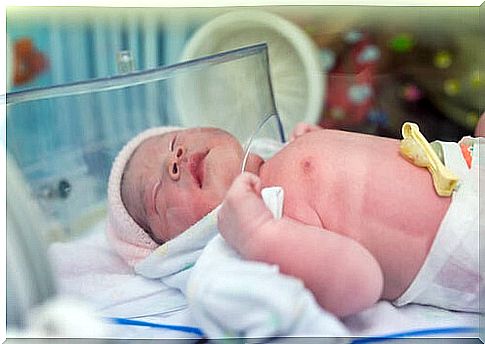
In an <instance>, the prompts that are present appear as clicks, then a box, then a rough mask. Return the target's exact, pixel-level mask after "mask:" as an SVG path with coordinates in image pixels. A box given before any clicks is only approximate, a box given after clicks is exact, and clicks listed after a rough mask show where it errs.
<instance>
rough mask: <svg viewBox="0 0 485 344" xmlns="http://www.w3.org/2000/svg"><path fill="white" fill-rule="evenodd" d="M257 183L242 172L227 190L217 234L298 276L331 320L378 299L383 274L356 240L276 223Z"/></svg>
mask: <svg viewBox="0 0 485 344" xmlns="http://www.w3.org/2000/svg"><path fill="white" fill-rule="evenodd" d="M260 189H261V184H260V181H259V178H258V177H257V176H255V175H252V174H249V173H245V174H243V175H241V176H239V177H238V178H237V179H236V180H235V181H234V183H233V185H232V186H231V188H230V190H229V191H228V193H227V195H226V199H225V201H224V203H223V205H222V208H221V210H220V212H219V218H218V220H219V222H218V224H219V230H220V232H221V234H222V236H223V237H224V239H225V240H226V241H227V242H228V244H229V245H230V246H232V247H233V248H234V249H235V250H236V251H237V252H238V253H239V254H240V255H241V256H243V257H244V258H246V259H250V260H256V261H260V262H265V263H269V264H276V265H278V266H279V268H280V271H281V272H282V273H285V274H288V275H291V276H295V277H298V278H300V279H301V280H302V281H303V282H304V284H305V286H306V287H307V288H308V289H310V290H311V291H312V292H313V294H314V295H315V298H316V299H317V301H318V303H319V304H320V305H321V306H322V307H323V308H325V309H326V310H328V311H330V312H332V313H334V314H336V315H337V316H345V315H349V314H353V313H356V312H358V311H360V310H363V309H365V308H367V307H369V306H371V305H372V304H374V303H375V302H376V301H378V300H379V298H380V296H381V292H382V287H383V276H382V271H381V269H380V266H379V264H378V263H377V261H376V260H375V259H374V257H373V256H372V255H371V254H370V253H369V252H368V251H367V250H366V249H365V248H364V247H363V246H361V245H360V244H359V243H357V242H356V241H354V240H352V239H350V238H347V237H344V236H341V235H339V234H336V233H333V232H330V231H328V230H325V229H322V228H319V227H314V226H308V225H305V224H303V223H300V222H297V221H294V220H291V219H288V218H282V219H280V220H276V219H274V218H273V217H272V215H271V213H270V211H269V210H268V209H267V208H266V206H265V204H264V202H263V200H262V198H261V196H260Z"/></svg>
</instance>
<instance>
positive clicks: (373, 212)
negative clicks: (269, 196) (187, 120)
mask: <svg viewBox="0 0 485 344" xmlns="http://www.w3.org/2000/svg"><path fill="white" fill-rule="evenodd" d="M453 145H455V146H456V147H458V148H457V149H455V148H456V147H455V146H449V145H445V146H444V148H446V149H444V150H445V153H446V152H448V150H451V151H452V152H453V153H450V154H448V153H446V154H445V156H453V157H454V158H453V159H454V160H453V161H455V162H456V163H457V164H461V165H460V166H458V167H457V168H459V169H461V171H465V172H464V176H465V178H464V179H463V180H462V182H461V183H462V185H461V186H460V188H459V189H458V191H457V192H455V194H454V195H453V197H451V198H450V197H440V196H438V195H437V194H436V192H435V190H434V187H433V183H432V180H431V177H430V174H429V173H428V171H427V170H426V169H423V168H419V167H416V166H414V165H413V164H411V163H409V162H408V161H406V160H405V159H404V158H403V157H402V156H401V155H400V153H399V141H398V140H394V139H388V138H382V137H376V136H369V135H363V134H357V133H349V132H343V131H334V130H323V129H321V128H319V127H315V126H310V125H305V124H301V125H299V126H298V127H297V128H296V129H295V131H294V133H293V135H292V140H291V142H290V143H289V144H288V145H287V146H285V147H284V148H283V149H282V150H281V151H280V152H278V153H277V154H276V155H275V156H274V157H273V158H271V159H269V160H268V161H266V162H264V161H263V160H262V159H261V158H259V157H258V156H256V155H250V157H249V160H248V164H247V166H246V171H247V172H245V173H243V174H240V169H241V162H242V159H243V150H242V148H241V146H240V144H239V142H238V141H237V140H236V139H235V138H234V137H232V136H231V135H230V134H228V133H227V132H224V131H222V130H219V129H213V128H194V129H184V130H178V129H175V128H168V129H165V128H163V129H151V130H149V131H147V132H145V133H142V134H141V135H139V136H138V137H137V138H135V139H134V140H132V142H130V143H129V144H128V145H127V147H125V148H124V149H123V151H122V152H121V153H120V156H118V158H117V160H116V161H115V163H114V167H113V170H112V173H111V176H110V185H109V203H110V205H109V206H110V220H109V224H108V236H109V238H110V239H111V240H112V241H113V242H114V243H115V248H117V250H118V252H120V253H121V254H122V256H124V257H125V259H126V260H127V261H128V262H129V263H130V264H132V265H133V264H136V262H137V261H140V260H141V259H143V258H144V257H146V256H147V255H148V254H149V253H150V252H151V251H152V250H153V249H154V248H156V247H157V246H158V245H160V244H162V243H164V242H166V241H168V240H170V239H172V238H174V237H176V236H177V235H179V234H180V233H182V232H184V231H185V230H186V229H187V228H189V227H190V226H191V225H193V224H194V223H196V222H197V221H198V220H199V219H201V218H202V217H203V216H204V215H205V214H207V213H208V212H210V211H211V210H212V209H214V208H215V207H216V206H217V205H219V204H220V203H221V202H222V201H223V200H224V202H223V205H222V208H221V210H220V211H219V215H218V225H219V230H220V233H221V234H222V236H223V237H224V238H225V240H226V241H227V242H228V244H229V245H231V246H232V247H233V248H234V249H235V250H236V251H237V252H238V253H239V254H240V255H241V256H242V257H244V258H246V259H250V260H256V261H261V262H266V263H270V264H277V265H278V266H279V268H280V271H281V272H282V273H285V274H288V275H292V276H295V277H298V278H300V279H301V280H302V281H303V282H304V284H305V286H306V287H307V288H308V289H309V290H311V291H312V292H313V294H314V295H315V298H316V300H317V301H318V303H319V304H320V305H321V306H322V307H323V308H325V309H326V310H328V311H330V312H332V313H334V314H336V315H337V316H346V315H349V314H353V313H355V312H358V311H360V310H363V309H365V308H367V307H369V306H371V305H372V304H374V303H375V302H376V301H378V300H380V299H383V300H390V301H394V302H395V304H397V305H402V304H406V303H410V302H417V303H425V304H432V305H435V306H439V307H445V308H451V309H457V310H465V311H478V295H477V294H478V288H479V284H481V283H480V279H481V277H480V276H479V273H478V243H477V242H478V227H477V226H475V224H477V223H478V222H475V221H477V219H478V206H477V207H476V208H477V209H476V211H475V208H473V209H468V213H467V214H465V215H463V216H462V217H461V218H460V219H459V220H458V221H457V219H456V218H457V217H459V216H457V215H456V214H462V213H463V207H464V206H465V207H466V205H468V204H473V202H478V198H477V195H478V189H477V187H473V185H472V184H473V183H474V182H475V183H477V181H474V180H471V179H474V174H472V173H471V172H470V171H474V170H476V169H477V163H478V161H476V160H478V155H477V154H474V155H473V157H474V159H475V160H473V163H472V165H471V166H470V168H471V169H469V170H468V167H466V168H464V167H463V166H466V162H465V160H464V159H463V157H462V156H461V154H462V153H461V151H460V148H459V146H458V145H456V144H453ZM475 146H476V147H478V144H474V147H475ZM452 147H455V148H452ZM476 150H477V151H478V148H477V149H476ZM455 153H457V154H455ZM453 154H454V155H453ZM460 159H461V160H460ZM445 160H446V159H445ZM472 177H473V178H472ZM467 185H472V186H471V187H469V186H467ZM475 185H477V184H475ZM267 186H280V187H282V188H283V190H284V193H285V198H284V207H283V217H282V218H281V219H274V218H273V216H272V214H271V212H270V211H269V210H268V209H267V208H266V206H265V204H264V202H263V200H262V198H261V195H260V191H261V189H262V188H264V187H267ZM455 198H456V199H455ZM467 202H468V203H467ZM462 203H463V204H462ZM113 209H114V210H113ZM465 213H466V211H465ZM120 214H121V215H120ZM115 215H116V216H115ZM475 227H476V228H475ZM120 228H122V229H121V230H120ZM134 233H135V234H134ZM474 235H476V238H475V237H474ZM133 237H135V239H136V240H135V241H137V242H138V243H139V245H138V246H139V250H138V252H137V254H136V255H133V254H131V253H130V255H128V254H127V251H126V249H125V246H124V245H125V244H124V243H123V241H126V239H127V238H133ZM470 238H471V240H470ZM443 244H445V245H443ZM467 245H469V246H467ZM473 245H476V248H475V247H474V246H473ZM442 246H446V247H442ZM445 248H446V250H445ZM475 250H476V252H475ZM475 255H476V256H475ZM455 257H458V258H456V259H455ZM475 257H476V262H475ZM475 265H476V269H475ZM475 302H476V303H475Z"/></svg>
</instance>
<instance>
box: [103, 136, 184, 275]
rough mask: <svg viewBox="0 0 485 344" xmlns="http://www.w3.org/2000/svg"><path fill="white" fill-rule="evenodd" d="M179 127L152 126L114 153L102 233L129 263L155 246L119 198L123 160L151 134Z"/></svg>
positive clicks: (129, 156)
mask: <svg viewBox="0 0 485 344" xmlns="http://www.w3.org/2000/svg"><path fill="white" fill-rule="evenodd" d="M181 129H182V128H179V127H156V128H150V129H147V130H145V131H143V132H141V133H140V134H138V135H137V136H135V137H134V138H133V139H131V140H130V141H129V142H128V143H127V144H126V145H125V146H124V147H123V148H122V149H121V151H120V152H119V153H118V156H117V157H116V159H115V160H114V162H113V166H112V168H111V173H110V176H109V182H108V223H107V225H106V235H107V237H108V241H109V242H110V244H111V245H112V246H113V248H114V249H115V250H116V251H117V252H118V254H119V255H120V256H121V257H122V258H123V259H124V260H125V261H126V262H127V263H128V264H129V265H131V266H134V265H135V264H136V263H138V262H140V261H141V260H143V259H144V258H146V257H147V256H148V255H150V253H152V252H153V251H154V250H155V249H156V248H157V247H158V246H159V244H157V243H156V242H155V241H154V240H153V239H152V238H150V236H149V235H148V234H147V233H146V232H145V231H144V230H143V228H141V227H140V226H139V225H138V224H137V223H136V222H135V220H134V219H133V218H132V217H131V216H130V214H129V213H128V210H127V209H126V207H125V205H124V203H123V201H122V199H121V180H122V178H123V173H124V171H125V167H126V164H127V163H128V161H129V160H130V158H131V156H132V154H133V152H134V151H135V150H136V148H138V146H139V145H140V144H141V143H142V142H143V141H145V140H147V139H148V138H150V137H153V136H159V135H163V134H165V133H168V132H171V131H175V130H181Z"/></svg>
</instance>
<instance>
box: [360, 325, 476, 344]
mask: <svg viewBox="0 0 485 344" xmlns="http://www.w3.org/2000/svg"><path fill="white" fill-rule="evenodd" d="M478 332H479V328H478V327H442V328H430V329H424V330H416V331H409V332H398V333H391V334H387V335H383V336H376V337H366V338H359V339H354V340H353V341H352V342H351V344H364V343H377V342H382V341H385V340H392V339H398V338H406V337H418V336H431V335H437V334H457V333H478Z"/></svg>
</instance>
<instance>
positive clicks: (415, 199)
mask: <svg viewBox="0 0 485 344" xmlns="http://www.w3.org/2000/svg"><path fill="white" fill-rule="evenodd" d="M260 178H261V180H262V183H263V187H266V186H273V185H279V186H282V187H283V189H284V190H285V202H284V211H283V213H284V215H285V216H287V217H289V218H292V219H295V220H298V221H300V222H303V223H305V224H309V225H313V226H318V227H322V228H325V229H328V230H330V231H332V232H336V233H340V234H342V235H345V236H347V237H350V238H352V239H354V240H356V241H358V242H359V243H360V244H361V245H363V246H364V247H365V248H366V249H367V250H368V251H369V252H370V253H371V254H373V255H374V257H375V258H376V259H377V261H378V262H379V264H380V266H381V269H382V271H383V274H384V291H383V295H382V298H384V299H390V300H393V299H396V298H397V297H399V296H400V295H401V294H402V293H403V292H404V291H405V290H406V288H407V287H408V286H409V285H410V283H411V282H412V280H413V279H414V277H415V276H416V274H417V272H418V271H419V269H420V267H421V266H422V264H423V262H424V259H425V258H426V255H427V253H428V251H429V249H430V246H431V244H432V242H433V239H434V237H435V235H436V232H437V230H438V228H439V225H440V223H441V220H442V218H443V216H444V215H445V213H446V211H447V209H448V206H449V203H450V198H443V197H439V196H437V195H436V193H435V191H434V188H433V185H432V180H431V176H430V174H429V173H428V171H427V170H426V169H423V168H418V167H416V166H413V165H412V164H410V163H409V162H407V161H406V160H405V159H403V158H402V157H401V156H400V154H399V141H398V140H393V139H388V138H382V137H376V136H370V135H362V134H355V133H347V132H341V131H333V130H319V131H315V132H311V133H308V134H306V135H303V136H301V137H299V138H298V139H297V140H295V141H294V142H292V143H291V144H289V145H288V146H286V147H285V148H284V149H282V150H281V151H280V152H279V153H278V154H276V155H275V156H274V157H273V158H272V159H271V160H269V161H268V162H266V163H265V164H264V165H263V166H262V168H261V170H260ZM342 259H345V257H335V261H334V262H326V264H339V262H340V260H342ZM322 268H323V267H322Z"/></svg>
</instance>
